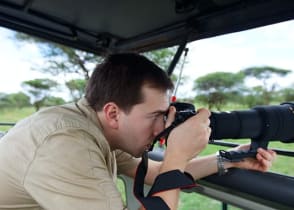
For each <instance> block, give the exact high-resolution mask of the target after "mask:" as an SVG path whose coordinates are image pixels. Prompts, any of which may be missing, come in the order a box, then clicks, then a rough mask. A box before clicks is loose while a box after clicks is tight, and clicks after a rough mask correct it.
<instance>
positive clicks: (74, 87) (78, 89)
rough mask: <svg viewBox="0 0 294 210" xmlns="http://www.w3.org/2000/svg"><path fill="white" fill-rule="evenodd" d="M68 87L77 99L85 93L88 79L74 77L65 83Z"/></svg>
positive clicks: (74, 98) (73, 97) (75, 99)
mask: <svg viewBox="0 0 294 210" xmlns="http://www.w3.org/2000/svg"><path fill="white" fill-rule="evenodd" d="M65 85H66V87H67V88H68V89H69V91H70V95H71V97H72V99H73V100H74V101H77V100H78V99H79V98H81V97H82V96H83V95H84V93H85V88H86V80H84V79H73V80H70V81H68V82H66V83H65Z"/></svg>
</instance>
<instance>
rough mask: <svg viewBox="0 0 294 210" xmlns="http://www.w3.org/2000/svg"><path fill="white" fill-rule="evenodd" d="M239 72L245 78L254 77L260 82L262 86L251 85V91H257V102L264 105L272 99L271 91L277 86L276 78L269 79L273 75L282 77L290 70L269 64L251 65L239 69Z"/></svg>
mask: <svg viewBox="0 0 294 210" xmlns="http://www.w3.org/2000/svg"><path fill="white" fill-rule="evenodd" d="M240 72H242V73H243V74H244V75H245V77H246V78H254V79H257V80H259V81H260V82H262V86H256V87H253V89H252V90H253V92H258V98H259V99H258V100H259V103H260V104H265V105H267V104H270V102H271V101H272V100H274V94H273V93H274V92H275V91H276V89H277V87H278V84H277V82H276V80H275V81H271V80H270V79H271V78H273V77H274V76H275V77H277V76H279V77H284V76H286V75H288V74H289V73H291V71H290V70H286V69H280V68H274V67H270V66H263V67H251V68H247V69H244V70H241V71H240ZM249 91H250V89H249ZM255 96H256V95H255ZM250 103H251V100H249V101H248V104H250Z"/></svg>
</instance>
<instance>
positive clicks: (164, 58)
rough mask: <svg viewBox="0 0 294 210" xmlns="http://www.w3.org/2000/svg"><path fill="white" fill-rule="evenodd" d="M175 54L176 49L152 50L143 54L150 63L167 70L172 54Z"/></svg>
mask: <svg viewBox="0 0 294 210" xmlns="http://www.w3.org/2000/svg"><path fill="white" fill-rule="evenodd" d="M175 53H176V48H175V47H171V48H164V49H160V50H153V51H149V52H145V53H143V55H145V56H146V57H147V58H149V59H150V60H151V61H153V62H154V63H156V64H157V65H159V66H160V67H161V68H162V69H164V70H167V68H168V67H169V65H170V62H171V61H172V59H173V56H174V54H175Z"/></svg>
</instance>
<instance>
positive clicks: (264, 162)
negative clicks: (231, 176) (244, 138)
mask: <svg viewBox="0 0 294 210" xmlns="http://www.w3.org/2000/svg"><path fill="white" fill-rule="evenodd" d="M236 149H237V150H239V149H241V150H244V149H249V145H241V146H239V147H237V148H236ZM276 156H277V155H276V152H275V151H273V150H265V149H262V148H259V149H258V150H257V155H256V159H255V158H245V159H244V160H243V161H240V162H236V163H233V167H238V168H243V169H250V170H256V171H261V172H265V171H268V170H269V169H270V167H271V166H272V163H273V161H274V160H275V159H276Z"/></svg>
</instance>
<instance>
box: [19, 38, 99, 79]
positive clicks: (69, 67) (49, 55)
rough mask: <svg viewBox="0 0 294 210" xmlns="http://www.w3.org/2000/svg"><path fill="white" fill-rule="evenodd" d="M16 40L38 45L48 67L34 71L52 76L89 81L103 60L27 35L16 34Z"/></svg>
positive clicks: (41, 67)
mask: <svg viewBox="0 0 294 210" xmlns="http://www.w3.org/2000/svg"><path fill="white" fill-rule="evenodd" d="M14 38H15V39H17V40H18V41H24V42H32V43H36V44H37V45H38V47H39V49H40V52H41V54H42V56H43V57H44V59H46V64H47V65H45V66H37V67H35V68H34V69H37V70H38V71H41V72H44V73H49V74H51V75H55V76H56V75H59V74H78V75H81V76H83V78H84V79H85V80H88V79H89V76H90V73H91V71H92V70H93V69H94V67H95V65H96V64H97V63H100V62H101V60H102V58H101V57H100V56H97V55H94V54H92V53H88V52H85V51H81V50H77V49H74V48H70V47H67V46H64V45H61V44H57V43H53V42H49V41H47V40H44V39H40V38H36V37H33V36H30V35H27V34H23V33H15V35H14Z"/></svg>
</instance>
